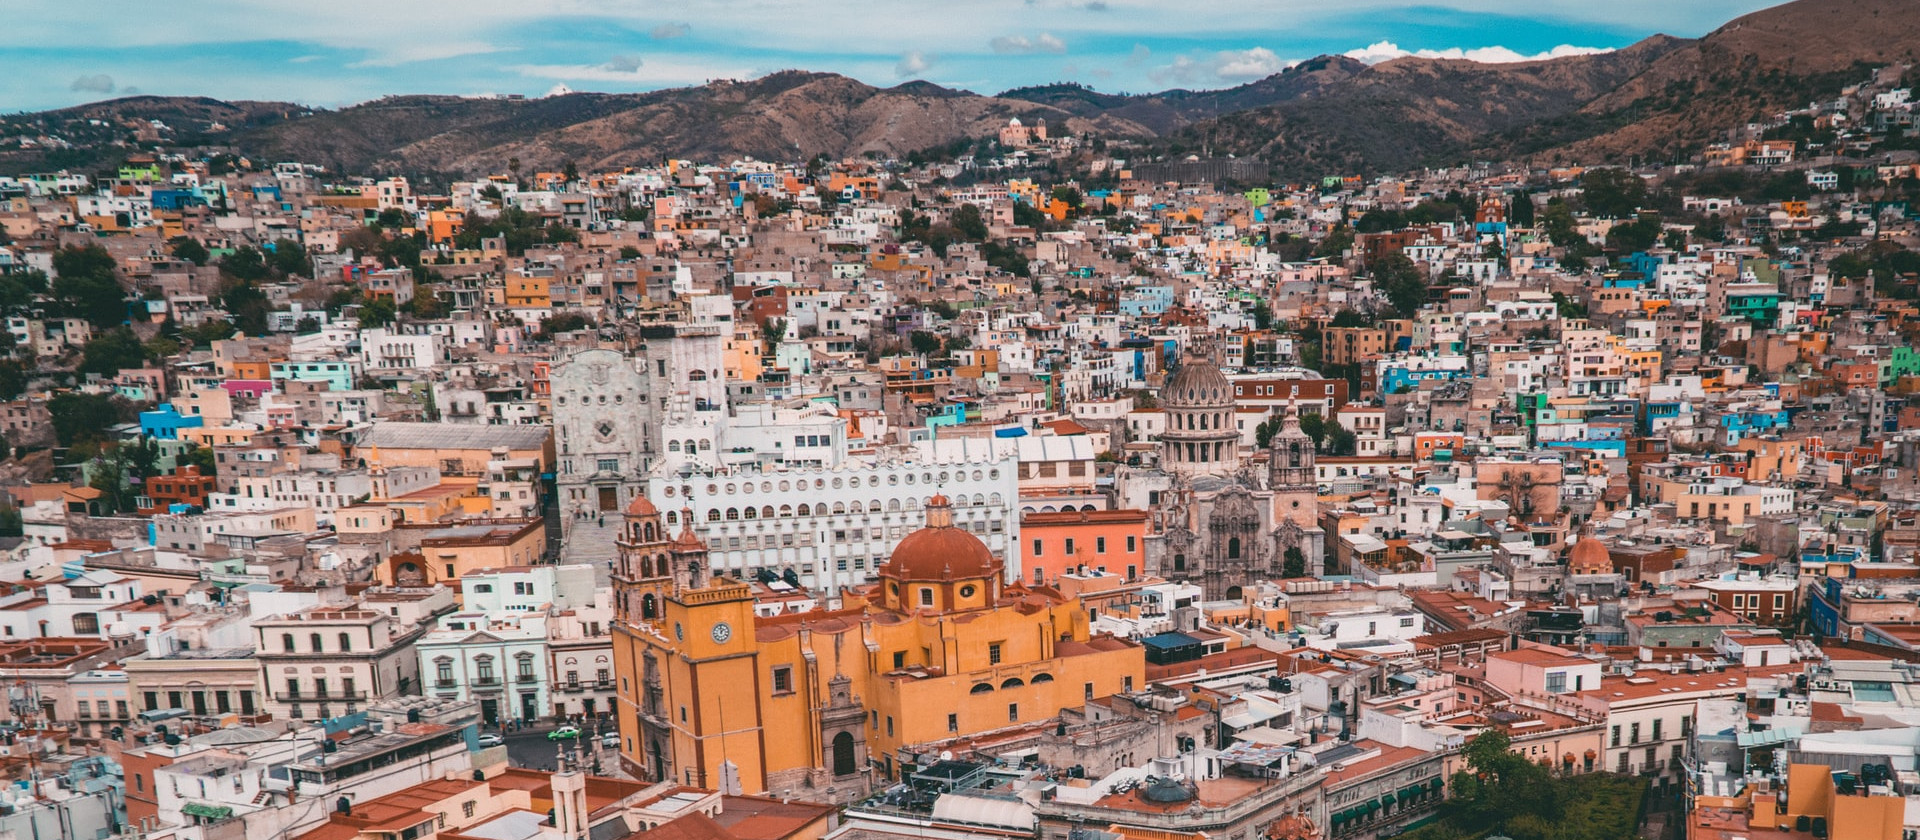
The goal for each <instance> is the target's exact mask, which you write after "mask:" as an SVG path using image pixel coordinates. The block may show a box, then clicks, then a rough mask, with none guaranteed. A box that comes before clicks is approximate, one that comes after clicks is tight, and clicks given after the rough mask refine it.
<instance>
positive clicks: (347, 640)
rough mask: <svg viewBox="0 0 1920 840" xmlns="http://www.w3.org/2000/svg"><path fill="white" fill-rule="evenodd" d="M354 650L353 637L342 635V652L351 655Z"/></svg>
mask: <svg viewBox="0 0 1920 840" xmlns="http://www.w3.org/2000/svg"><path fill="white" fill-rule="evenodd" d="M352 650H353V637H352V636H349V635H347V634H345V633H341V634H340V652H341V653H349V652H351V651H352Z"/></svg>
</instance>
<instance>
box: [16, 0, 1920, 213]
mask: <svg viewBox="0 0 1920 840" xmlns="http://www.w3.org/2000/svg"><path fill="white" fill-rule="evenodd" d="M1917 57H1920V14H1914V13H1913V0H1798V2H1793V3H1789V4H1786V5H1783V6H1778V7H1775V8H1772V9H1767V10H1765V11H1761V12H1757V13H1755V14H1751V15H1747V16H1745V17H1742V18H1739V19H1737V20H1734V21H1732V22H1729V23H1728V24H1726V25H1725V26H1722V27H1721V28H1719V29H1718V30H1715V31H1714V32H1713V33H1711V34H1709V35H1707V36H1705V37H1703V38H1701V39H1699V40H1683V39H1677V38H1671V37H1667V36H1654V37H1651V38H1648V39H1646V40H1644V41H1641V42H1640V43H1638V44H1635V45H1633V46H1631V47H1628V48H1626V49H1622V50H1618V51H1615V52H1611V53H1605V54H1599V55H1582V56H1570V57H1565V58H1556V59H1551V60H1544V61H1533V62H1523V63H1515V64H1479V63H1475V62H1470V61H1461V60H1444V59H1422V58H1402V59H1398V60H1394V61H1389V62H1385V63H1382V64H1378V65H1373V66H1368V65H1366V64H1362V63H1360V62H1358V61H1355V60H1353V59H1349V58H1344V57H1340V56H1321V57H1319V58H1316V59H1312V60H1310V61H1306V62H1303V63H1301V64H1298V65H1295V66H1294V67H1291V68H1288V69H1287V70H1285V71H1284V72H1281V73H1277V74H1275V75H1273V76H1269V77H1267V78H1264V79H1260V80H1257V81H1254V82H1250V83H1247V84H1244V85H1239V86H1236V87H1231V88H1225V89H1221V90H1211V91H1196V90H1168V91H1162V92H1159V93H1150V94H1140V95H1122V94H1110V93H1101V92H1098V91H1095V90H1092V89H1089V88H1086V87H1082V86H1079V85H1071V84H1060V85H1046V86H1038V87H1027V88H1018V89H1014V90H1009V91H1005V92H1003V93H1001V94H998V95H994V96H982V95H979V94H975V93H971V92H968V91H964V90H953V89H948V88H943V87H940V86H938V85H934V84H930V83H927V82H909V83H906V84H902V85H899V86H896V87H891V88H879V87H874V86H871V85H867V84H864V83H862V82H859V81H856V80H854V79H850V78H847V77H844V76H838V75H834V74H828V73H809V72H802V71H786V72H781V73H775V74H772V75H769V76H765V77H762V78H758V79H754V80H751V81H720V82H713V83H710V84H706V85H701V86H698V87H686V88H676V89H671V90H661V91H654V92H650V93H639V94H604V93H574V94H566V95H561V96H553V97H544V98H538V99H478V98H462V97H452V96H396V97H388V98H385V99H380V100H376V101H373V102H368V103H364V104H361V105H356V106H352V107H348V108H342V109H339V110H331V111H329V110H319V109H308V108H304V107H302V106H298V105H290V104H287V103H273V102H220V101H218V100H213V99H204V98H186V97H181V98H167V97H151V96H143V97H129V98H125V99H118V100H113V101H110V102H101V103H95V104H91V105H85V106H80V107H77V108H68V109H63V110H59V111H49V112H44V113H40V114H22V115H13V116H7V117H0V172H7V173H13V172H24V171H44V170H47V169H52V168H59V167H68V168H75V169H82V170H85V169H89V168H96V167H99V166H104V165H108V164H111V163H112V162H114V161H117V160H119V159H121V158H123V157H124V156H125V155H126V154H128V153H129V152H131V151H132V150H134V149H138V148H151V147H152V146H153V145H154V144H155V143H156V142H162V141H164V142H166V143H168V144H170V145H172V146H175V147H183V148H195V147H198V148H200V149H203V150H204V149H206V148H208V147H214V148H218V149H221V150H224V151H231V152H234V153H237V154H243V155H248V156H252V157H254V158H255V159H265V160H301V161H305V162H310V163H318V164H322V165H325V166H328V167H330V168H332V169H334V170H335V171H349V172H364V173H388V172H401V173H409V174H417V175H469V174H475V173H480V172H497V171H499V170H500V169H501V168H503V167H504V166H505V164H506V162H507V161H508V160H509V159H513V158H518V159H519V160H520V161H521V164H522V166H523V167H526V168H528V169H545V168H555V167H558V166H559V165H560V164H562V163H563V162H565V161H574V162H575V163H577V164H578V165H580V166H582V167H586V168H595V167H614V166H623V165H632V164H648V163H654V162H657V161H659V160H660V159H662V158H664V157H669V156H671V157H692V158H699V159H704V160H725V159H727V158H731V157H735V156H739V155H750V156H753V157H757V158H762V159H771V160H795V159H800V158H807V157H812V156H814V155H820V154H825V155H829V156H844V155H857V154H862V153H866V152H878V153H882V154H887V155H903V154H905V153H907V152H910V151H913V150H917V149H926V148H930V147H934V146H938V145H944V144H947V143H949V142H951V141H952V140H954V139H956V138H960V137H966V136H974V137H978V136H987V135H990V134H991V133H992V132H993V131H994V130H995V129H997V128H998V127H999V126H1001V125H1004V124H1005V122H1006V120H1007V119H1009V118H1012V117H1019V118H1021V119H1022V120H1025V121H1029V122H1030V121H1033V120H1040V119H1044V120H1046V121H1047V122H1048V124H1049V125H1050V126H1052V127H1053V128H1054V130H1055V131H1056V132H1059V131H1063V130H1064V131H1068V132H1082V131H1092V132H1096V133H1098V134H1101V135H1104V136H1106V137H1109V138H1121V139H1135V140H1146V141H1150V145H1151V146H1152V147H1154V148H1155V149H1156V150H1157V151H1160V152H1166V153H1171V154H1191V153H1203V154H1234V155H1238V156H1241V157H1257V158H1260V159H1262V160H1265V161H1267V162H1268V163H1270V164H1272V165H1273V167H1274V169H1275V171H1276V173H1278V174H1280V175H1282V176H1285V177H1315V176H1318V175H1322V174H1326V173H1328V172H1366V173H1379V172H1389V171H1397V170H1403V169H1407V168H1412V167H1418V166H1422V165H1432V164H1453V163H1460V162H1464V161H1468V160H1475V159H1483V160H1498V159H1528V160H1535V161H1541V162H1545V161H1558V160H1569V161H1571V160H1578V161H1585V162H1600V161H1610V160H1625V159H1629V158H1633V157H1640V158H1643V159H1644V158H1647V157H1649V156H1651V157H1656V158H1657V157H1663V156H1667V155H1674V154H1680V153H1684V152H1688V151H1691V150H1694V149H1697V148H1698V147H1699V146H1700V145H1701V144H1703V143H1705V142H1707V141H1708V140H1710V139H1712V138H1713V137H1715V136H1718V135H1721V134H1723V133H1724V132H1725V131H1726V130H1727V129H1728V128H1730V127H1734V126H1738V125H1740V124H1743V123H1745V122H1747V121H1750V120H1751V119H1753V118H1754V117H1756V116H1761V115H1764V114H1769V113H1777V112H1778V111H1780V110H1782V109H1784V108H1788V107H1798V106H1803V105H1805V104H1806V103H1807V102H1808V101H1809V100H1811V99H1814V98H1817V97H1821V96H1827V95H1831V94H1832V93H1834V92H1836V91H1838V90H1839V88H1840V87H1841V86H1843V85H1844V84H1849V83H1853V82H1857V81H1860V80H1862V79H1863V78H1864V68H1866V67H1869V66H1879V65H1885V64H1888V63H1892V62H1898V61H1914V60H1916V58H1917ZM155 121H158V122H160V123H164V124H165V125H166V126H168V130H167V131H166V132H161V131H159V130H158V129H156V128H155V127H154V125H153V123H154V122H155ZM20 138H26V140H27V142H26V143H24V144H23V143H22V142H20ZM49 138H51V139H49ZM9 140H11V142H8V141H9ZM43 141H44V142H43Z"/></svg>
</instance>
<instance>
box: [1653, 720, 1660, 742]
mask: <svg viewBox="0 0 1920 840" xmlns="http://www.w3.org/2000/svg"><path fill="white" fill-rule="evenodd" d="M1653 740H1655V741H1658V740H1660V721H1659V720H1658V719H1655V720H1654V722H1653Z"/></svg>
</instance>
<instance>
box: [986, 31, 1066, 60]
mask: <svg viewBox="0 0 1920 840" xmlns="http://www.w3.org/2000/svg"><path fill="white" fill-rule="evenodd" d="M987 46H988V47H990V48H992V49H993V51H994V52H997V53H1000V54H1002V55H1024V54H1028V53H1052V54H1054V55H1059V54H1060V53H1064V52H1066V51H1067V42H1065V41H1062V40H1060V39H1059V38H1056V37H1054V35H1053V33H1051V32H1042V33H1040V34H1039V35H1038V36H1037V37H1034V38H1028V37H1027V36H1025V35H1002V36H1000V37H998V38H994V39H993V40H991V41H988V42H987Z"/></svg>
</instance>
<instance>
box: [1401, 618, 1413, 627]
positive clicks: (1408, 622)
mask: <svg viewBox="0 0 1920 840" xmlns="http://www.w3.org/2000/svg"><path fill="white" fill-rule="evenodd" d="M1400 626H1401V627H1412V626H1413V616H1407V617H1406V618H1403V619H1400Z"/></svg>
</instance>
